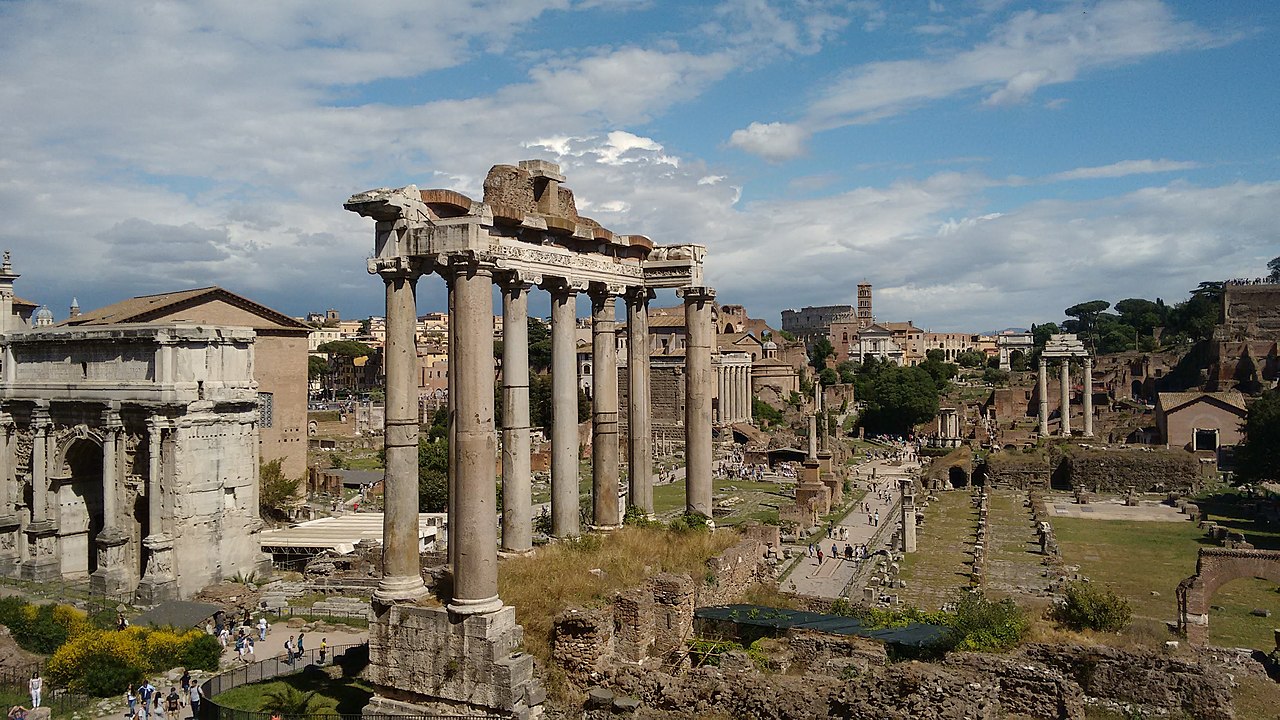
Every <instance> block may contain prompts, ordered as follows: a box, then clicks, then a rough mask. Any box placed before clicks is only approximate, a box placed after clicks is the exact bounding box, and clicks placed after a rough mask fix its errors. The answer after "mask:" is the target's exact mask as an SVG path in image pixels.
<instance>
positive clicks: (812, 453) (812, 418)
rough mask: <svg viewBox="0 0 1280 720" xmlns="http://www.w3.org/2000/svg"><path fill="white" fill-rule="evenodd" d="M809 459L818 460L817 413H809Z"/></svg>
mask: <svg viewBox="0 0 1280 720" xmlns="http://www.w3.org/2000/svg"><path fill="white" fill-rule="evenodd" d="M809 459H810V460H813V461H814V462H817V460H818V413H816V412H812V413H809Z"/></svg>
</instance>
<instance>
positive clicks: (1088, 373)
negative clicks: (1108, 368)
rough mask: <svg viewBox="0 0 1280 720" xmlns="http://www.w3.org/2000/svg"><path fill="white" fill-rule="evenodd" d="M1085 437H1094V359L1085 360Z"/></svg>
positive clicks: (1087, 357) (1087, 358) (1086, 357)
mask: <svg viewBox="0 0 1280 720" xmlns="http://www.w3.org/2000/svg"><path fill="white" fill-rule="evenodd" d="M1082 400H1083V402H1084V436H1085V437H1093V358H1091V357H1089V356H1087V355H1086V356H1085V358H1084V396H1083V397H1082Z"/></svg>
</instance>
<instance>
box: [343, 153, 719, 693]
mask: <svg viewBox="0 0 1280 720" xmlns="http://www.w3.org/2000/svg"><path fill="white" fill-rule="evenodd" d="M563 181H564V177H563V176H562V175H561V174H560V169H559V167H558V166H557V165H555V164H552V163H549V162H545V161H539V160H533V161H522V162H521V163H520V164H519V166H518V167H516V166H511V165H496V166H494V167H493V168H492V169H491V170H490V171H489V174H488V176H487V177H486V179H485V182H484V198H483V200H482V201H480V202H476V201H474V200H472V199H471V198H469V197H467V196H465V195H462V194H461V193H458V192H454V191H450V190H419V189H418V188H417V187H414V186H409V187H405V188H400V189H397V190H388V189H379V190H371V191H368V192H364V193H360V194H357V195H355V196H353V197H351V199H350V200H348V201H347V203H346V205H345V207H346V208H347V209H348V210H351V211H353V212H356V213H359V214H360V215H362V216H365V217H369V218H372V219H373V220H375V221H376V229H375V244H374V257H372V258H371V259H370V260H369V262H368V270H369V272H370V273H372V274H377V275H379V276H380V277H381V278H382V280H383V283H384V285H385V289H386V317H387V339H386V356H385V357H386V383H387V391H386V431H385V443H386V481H385V484H384V493H385V507H386V510H385V514H384V528H383V537H384V544H383V561H382V562H383V577H382V580H381V582H380V584H379V586H378V589H377V591H376V592H375V593H374V596H373V610H374V616H375V619H374V622H373V623H372V624H371V626H370V633H369V634H370V642H369V646H370V667H369V679H370V680H371V681H372V682H373V683H375V684H376V685H377V686H378V687H379V690H378V693H377V694H376V695H375V696H374V698H373V700H372V701H371V702H370V704H369V705H368V706H366V708H365V714H366V715H368V716H383V715H405V714H421V713H424V712H427V713H430V712H451V713H456V712H460V711H461V712H471V711H486V712H491V713H493V712H497V713H500V714H504V715H508V716H511V717H531V716H535V715H537V714H539V712H540V709H541V708H540V705H541V703H542V700H543V697H544V692H543V691H542V690H541V688H540V687H539V686H538V684H537V682H536V680H534V677H533V658H532V657H531V656H530V655H528V654H525V653H521V652H519V646H520V642H521V639H522V635H523V630H522V629H521V627H520V626H519V625H518V624H516V619H515V608H513V607H511V606H506V605H504V604H503V602H502V599H501V598H499V597H498V549H499V540H498V537H497V525H498V523H497V508H496V506H495V505H496V503H495V484H494V481H495V478H494V468H495V466H496V464H497V462H498V457H497V455H498V449H497V444H496V435H497V428H496V427H495V418H494V390H495V387H494V384H495V381H494V378H495V372H494V365H493V348H492V330H491V319H490V318H491V316H492V312H493V308H492V304H493V302H492V287H493V285H494V284H497V285H498V287H499V288H500V290H501V295H502V308H503V327H504V328H505V331H506V333H507V334H506V337H505V339H504V340H505V341H504V342H503V350H502V359H501V362H502V373H501V375H502V393H503V403H502V406H503V417H502V421H501V436H502V503H503V513H502V515H503V520H502V537H501V546H502V549H503V550H504V551H507V552H514V553H519V552H526V551H528V550H529V549H530V548H531V546H532V542H531V540H532V529H531V523H532V518H531V512H530V485H531V483H530V471H529V464H530V458H529V442H530V441H529V396H528V354H527V353H528V348H527V342H526V341H525V339H524V337H523V333H524V329H525V327H526V316H527V307H528V297H529V292H530V291H531V290H532V289H533V288H535V287H540V288H542V289H544V290H546V291H548V292H549V293H550V294H551V326H552V329H551V335H552V405H553V423H552V429H551V445H552V463H551V467H552V470H551V517H552V534H553V535H555V536H557V537H570V536H573V535H576V534H578V532H579V520H578V517H579V509H578V456H579V448H578V436H577V410H576V408H577V382H576V372H575V355H576V347H575V342H574V334H573V333H574V324H575V315H576V313H575V299H576V296H577V294H578V293H583V292H585V293H587V294H589V295H590V297H591V306H592V332H593V348H594V352H595V358H594V362H593V363H592V373H593V377H592V384H593V388H594V391H593V393H592V409H591V415H592V454H593V458H592V468H593V469H592V497H593V502H592V525H593V527H595V528H597V529H601V530H608V529H612V528H617V527H619V526H620V524H621V517H620V513H619V504H618V501H617V499H618V493H619V490H618V488H619V460H620V453H619V442H620V439H619V437H618V425H619V423H618V393H617V388H618V376H617V373H618V370H617V368H618V363H617V358H616V355H615V353H616V352H617V350H616V345H615V337H614V334H615V323H616V319H615V301H616V300H617V299H618V298H623V299H625V301H626V308H627V332H628V336H629V337H628V342H627V347H628V348H633V349H637V350H638V352H633V353H631V354H632V356H631V357H629V358H628V362H627V364H626V368H627V373H628V383H629V385H630V389H631V397H632V398H633V401H632V402H630V403H629V404H628V413H629V417H628V426H629V428H630V433H629V437H628V438H627V442H628V444H629V446H628V450H629V453H628V458H629V467H628V471H629V472H628V478H629V487H628V492H627V495H628V501H629V503H630V504H631V505H632V506H634V507H636V508H638V509H640V510H642V511H645V512H652V509H653V488H652V484H651V482H652V468H651V462H652V459H651V458H652V453H651V450H650V447H649V444H650V432H649V423H650V419H649V418H650V404H649V402H648V400H647V399H648V394H649V390H648V388H649V377H648V375H649V364H648V354H647V349H648V348H649V342H648V339H647V337H646V333H647V323H646V319H647V311H648V303H649V301H650V299H651V298H652V297H653V296H654V291H655V290H656V289H660V288H673V289H675V290H676V292H677V294H678V295H679V296H681V297H682V298H683V300H684V304H685V323H686V333H687V348H686V353H685V383H686V394H687V398H686V405H685V427H684V431H685V440H686V464H687V468H686V470H687V472H686V496H687V510H688V511H689V512H691V513H699V514H702V515H704V516H707V517H710V516H711V475H712V467H711V465H712V442H711V440H712V427H711V423H712V405H711V400H712V396H713V393H714V391H715V387H714V375H713V374H712V367H711V357H712V345H713V343H714V328H713V327H712V319H711V311H712V302H713V298H714V296H715V293H714V291H713V290H712V289H711V288H708V287H706V286H705V285H704V284H703V275H702V263H703V258H704V256H705V254H706V251H705V249H704V248H703V247H702V246H700V245H692V244H689V245H675V246H666V247H655V246H654V245H653V243H652V242H651V241H650V240H649V239H648V238H645V237H643V236H639V235H617V234H615V233H613V232H610V231H609V230H607V229H605V228H603V227H601V226H600V225H599V223H596V222H595V221H593V220H591V219H589V218H586V217H581V216H579V215H578V213H577V209H576V206H575V204H574V196H573V193H572V191H570V190H569V189H568V188H566V187H564V186H563V185H562V183H563ZM431 273H434V274H437V275H440V276H441V277H442V278H443V279H444V281H445V282H446V284H447V287H448V294H449V313H450V318H451V322H450V324H449V332H450V342H449V353H450V357H449V372H450V377H449V404H450V407H449V441H450V442H449V446H450V455H451V457H450V477H449V482H450V492H449V516H450V523H449V529H448V533H449V538H448V547H449V564H450V570H451V573H452V596H451V597H449V598H443V599H445V600H447V604H446V605H445V607H428V606H426V605H425V604H418V603H417V601H418V600H420V599H422V598H423V597H424V596H426V595H427V588H426V587H425V585H424V583H423V580H422V577H421V572H420V569H419V560H418V549H417V534H416V531H417V512H418V471H417V466H418V465H417V455H418V419H417V397H416V385H415V381H414V365H415V348H414V325H415V321H416V314H417V311H416V306H415V294H416V284H417V281H418V279H419V278H420V277H421V276H423V275H427V274H431Z"/></svg>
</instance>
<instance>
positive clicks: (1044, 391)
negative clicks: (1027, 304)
mask: <svg viewBox="0 0 1280 720" xmlns="http://www.w3.org/2000/svg"><path fill="white" fill-rule="evenodd" d="M1049 358H1061V360H1062V365H1061V367H1060V370H1059V371H1060V372H1061V376H1060V380H1061V385H1062V408H1061V410H1060V411H1059V414H1060V415H1061V418H1062V419H1061V425H1060V429H1061V433H1062V436H1063V437H1071V358H1081V359H1082V360H1083V363H1084V379H1083V383H1084V392H1082V393H1081V398H1080V399H1081V401H1082V402H1083V405H1084V433H1083V434H1084V436H1085V437H1093V357H1091V356H1090V355H1089V351H1088V350H1085V347H1084V343H1083V342H1081V341H1080V340H1079V339H1078V338H1077V337H1076V336H1075V335H1074V334H1065V335H1051V336H1049V341H1048V342H1046V343H1045V346H1044V351H1043V352H1041V353H1040V376H1039V386H1038V387H1037V390H1038V391H1039V393H1040V436H1041V437H1047V436H1048V435H1049V370H1048V360H1049Z"/></svg>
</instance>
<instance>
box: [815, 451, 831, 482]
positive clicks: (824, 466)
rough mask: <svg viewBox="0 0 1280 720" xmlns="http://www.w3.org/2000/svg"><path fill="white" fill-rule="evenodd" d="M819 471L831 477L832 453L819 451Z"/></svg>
mask: <svg viewBox="0 0 1280 720" xmlns="http://www.w3.org/2000/svg"><path fill="white" fill-rule="evenodd" d="M818 471H819V472H821V473H822V474H823V475H824V476H825V475H829V474H830V473H831V451H830V450H819V451H818Z"/></svg>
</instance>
